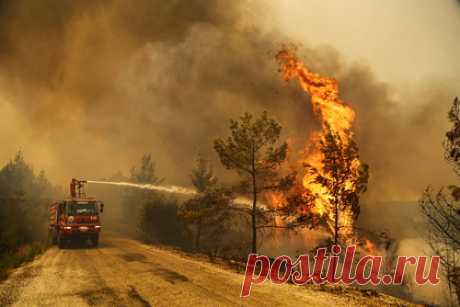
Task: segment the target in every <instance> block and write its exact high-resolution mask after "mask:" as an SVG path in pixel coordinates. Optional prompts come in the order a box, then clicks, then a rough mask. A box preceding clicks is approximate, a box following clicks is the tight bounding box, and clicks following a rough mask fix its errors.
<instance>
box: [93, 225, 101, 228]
mask: <svg viewBox="0 0 460 307" xmlns="http://www.w3.org/2000/svg"><path fill="white" fill-rule="evenodd" d="M101 227H102V226H101V225H96V226H94V228H96V229H99V228H101Z"/></svg>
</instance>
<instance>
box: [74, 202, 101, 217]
mask: <svg viewBox="0 0 460 307" xmlns="http://www.w3.org/2000/svg"><path fill="white" fill-rule="evenodd" d="M68 215H97V207H96V203H77V202H72V203H69V210H68Z"/></svg>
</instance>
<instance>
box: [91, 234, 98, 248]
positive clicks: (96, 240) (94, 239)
mask: <svg viewBox="0 0 460 307" xmlns="http://www.w3.org/2000/svg"><path fill="white" fill-rule="evenodd" d="M91 242H92V243H93V246H94V247H98V246H99V236H95V237H94V238H93V239H92V240H91Z"/></svg>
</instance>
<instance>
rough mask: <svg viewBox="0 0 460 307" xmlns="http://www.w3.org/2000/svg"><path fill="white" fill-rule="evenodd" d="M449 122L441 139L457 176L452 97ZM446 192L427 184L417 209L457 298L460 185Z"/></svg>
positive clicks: (456, 110)
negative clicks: (451, 125)
mask: <svg viewBox="0 0 460 307" xmlns="http://www.w3.org/2000/svg"><path fill="white" fill-rule="evenodd" d="M448 116H449V121H450V122H451V123H452V124H453V127H452V129H451V130H450V131H448V132H447V133H446V140H445V141H444V149H445V158H446V160H447V161H448V162H449V163H451V164H452V165H453V168H454V171H455V172H456V173H457V174H458V175H460V159H459V158H460V100H458V98H455V100H454V103H453V105H452V108H451V110H450V111H449V114H448ZM447 191H449V193H446V190H445V189H440V190H439V191H438V192H436V193H434V192H433V190H432V189H431V188H430V187H428V188H427V189H426V190H425V192H424V193H423V195H422V198H421V200H420V202H419V203H420V208H421V210H422V213H423V215H424V216H425V218H426V221H427V224H428V243H429V244H430V245H431V247H432V249H433V251H434V252H435V253H436V254H438V255H440V256H441V257H442V264H443V267H444V269H445V273H446V276H447V279H448V281H449V290H450V294H452V290H453V289H455V291H456V295H457V300H460V187H458V186H450V187H449V188H448V190H447Z"/></svg>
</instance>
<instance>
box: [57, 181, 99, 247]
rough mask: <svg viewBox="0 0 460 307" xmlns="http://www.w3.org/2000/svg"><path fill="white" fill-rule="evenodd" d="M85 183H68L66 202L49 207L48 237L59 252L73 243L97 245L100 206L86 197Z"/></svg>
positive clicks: (62, 201)
mask: <svg viewBox="0 0 460 307" xmlns="http://www.w3.org/2000/svg"><path fill="white" fill-rule="evenodd" d="M85 184H86V181H84V180H76V179H72V181H71V183H70V196H71V197H70V198H69V199H65V200H61V201H56V202H53V203H52V204H51V205H50V206H49V217H50V219H49V227H48V232H49V237H50V241H52V243H53V244H57V245H58V246H59V248H63V247H65V246H66V245H67V244H69V243H71V242H73V241H75V240H80V241H85V242H88V241H91V243H92V245H93V246H98V244H99V233H100V232H101V227H102V226H101V218H100V215H99V213H100V212H103V210H104V204H103V203H102V202H100V201H97V200H95V199H94V198H91V197H86V193H85V190H84V185H85Z"/></svg>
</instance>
